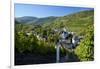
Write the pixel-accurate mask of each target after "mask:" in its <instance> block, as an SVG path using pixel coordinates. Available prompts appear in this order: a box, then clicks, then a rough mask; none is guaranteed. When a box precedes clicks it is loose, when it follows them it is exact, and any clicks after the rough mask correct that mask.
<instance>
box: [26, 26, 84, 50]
mask: <svg viewBox="0 0 100 69" xmlns="http://www.w3.org/2000/svg"><path fill="white" fill-rule="evenodd" d="M53 32H54V33H53V34H52V35H54V34H55V33H59V37H60V38H59V39H58V40H57V42H56V46H58V45H60V46H61V47H63V48H68V49H74V48H75V47H76V46H77V45H78V44H79V43H80V41H81V40H82V39H83V36H76V34H75V32H68V31H67V29H66V28H62V29H61V30H59V29H54V30H53ZM31 34H33V35H34V36H36V37H37V39H38V40H43V41H46V40H47V39H48V36H40V35H39V34H36V33H35V32H34V31H30V32H26V35H28V36H29V35H31ZM56 46H55V48H56Z"/></svg>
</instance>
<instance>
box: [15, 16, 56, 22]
mask: <svg viewBox="0 0 100 69" xmlns="http://www.w3.org/2000/svg"><path fill="white" fill-rule="evenodd" d="M56 18H57V17H53V16H51V17H45V18H37V17H29V16H24V17H19V18H15V20H16V21H17V22H19V23H22V24H44V23H51V22H53V21H54V20H55V19H56Z"/></svg>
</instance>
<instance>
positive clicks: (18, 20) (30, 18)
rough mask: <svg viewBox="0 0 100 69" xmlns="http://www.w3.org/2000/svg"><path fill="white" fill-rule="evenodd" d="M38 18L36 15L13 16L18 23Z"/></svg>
mask: <svg viewBox="0 0 100 69" xmlns="http://www.w3.org/2000/svg"><path fill="white" fill-rule="evenodd" d="M37 19H38V18H36V17H31V16H24V17H17V18H15V20H16V21H17V22H19V23H23V24H26V23H28V22H31V21H34V20H37Z"/></svg>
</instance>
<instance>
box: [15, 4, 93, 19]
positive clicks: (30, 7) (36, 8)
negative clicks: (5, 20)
mask: <svg viewBox="0 0 100 69" xmlns="http://www.w3.org/2000/svg"><path fill="white" fill-rule="evenodd" d="M14 10H15V17H23V16H33V17H38V18H43V17H49V16H56V17H59V16H65V15H69V14H73V13H76V12H80V11H85V10H93V8H83V7H68V6H48V5H35V4H15V9H14Z"/></svg>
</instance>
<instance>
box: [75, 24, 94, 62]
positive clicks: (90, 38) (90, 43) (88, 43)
mask: <svg viewBox="0 0 100 69" xmlns="http://www.w3.org/2000/svg"><path fill="white" fill-rule="evenodd" d="M85 31H86V32H85V33H86V35H85V38H84V40H82V41H81V43H80V45H79V46H78V47H77V48H76V49H75V53H76V55H77V56H78V58H79V59H80V61H92V60H93V59H94V32H93V25H91V26H88V28H87V29H86V30H85Z"/></svg>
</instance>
